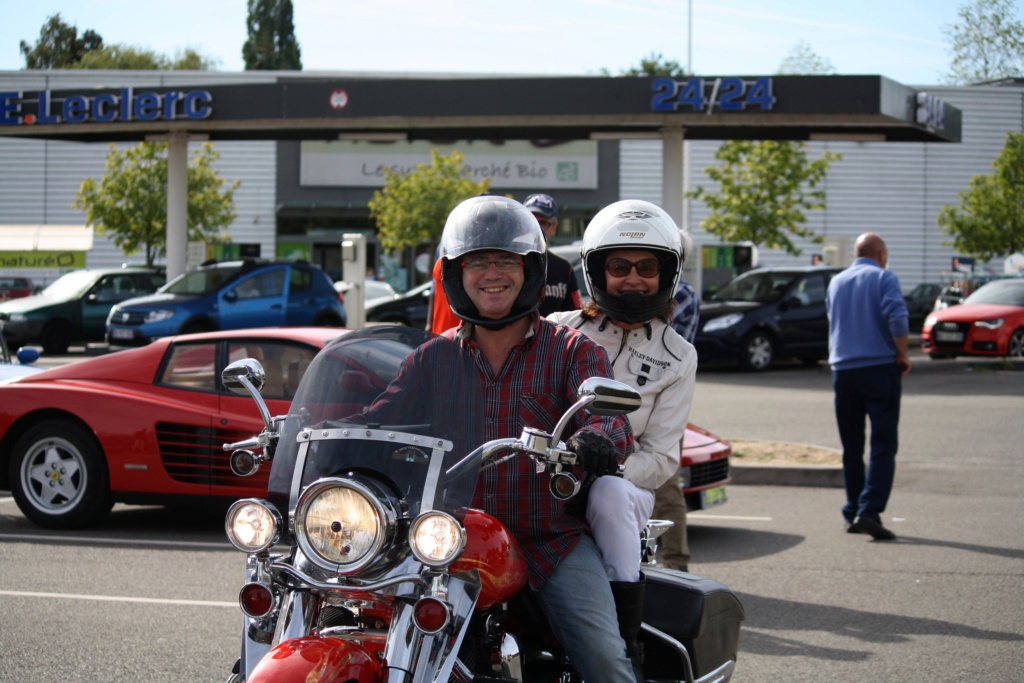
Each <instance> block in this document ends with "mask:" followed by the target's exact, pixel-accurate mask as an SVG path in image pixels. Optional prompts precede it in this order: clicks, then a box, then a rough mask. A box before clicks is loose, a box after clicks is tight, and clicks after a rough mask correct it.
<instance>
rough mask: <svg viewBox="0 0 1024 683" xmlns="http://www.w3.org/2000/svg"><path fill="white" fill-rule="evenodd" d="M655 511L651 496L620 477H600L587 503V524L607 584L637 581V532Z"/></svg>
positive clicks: (638, 572)
mask: <svg viewBox="0 0 1024 683" xmlns="http://www.w3.org/2000/svg"><path fill="white" fill-rule="evenodd" d="M653 510H654V494H653V493H652V492H650V491H647V490H646V489H642V488H639V487H637V486H636V485H635V484H633V483H632V482H630V481H626V480H625V479H623V478H622V477H612V476H605V477H599V478H598V479H597V480H596V481H595V482H594V484H593V486H592V487H591V489H590V497H589V499H588V500H587V524H589V525H590V531H591V533H592V534H593V536H594V541H595V542H596V543H597V547H598V548H599V549H600V550H601V555H602V556H603V557H604V568H605V571H606V572H608V580H609V581H625V582H628V583H635V582H636V581H639V580H640V532H641V531H643V529H644V525H645V524H647V520H648V519H650V518H651V512H652V511H653Z"/></svg>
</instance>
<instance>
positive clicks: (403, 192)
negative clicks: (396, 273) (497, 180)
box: [369, 149, 491, 249]
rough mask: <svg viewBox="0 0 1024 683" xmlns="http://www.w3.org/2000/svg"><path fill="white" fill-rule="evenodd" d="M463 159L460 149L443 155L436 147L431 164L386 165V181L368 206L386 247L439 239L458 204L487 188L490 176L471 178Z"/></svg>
mask: <svg viewBox="0 0 1024 683" xmlns="http://www.w3.org/2000/svg"><path fill="white" fill-rule="evenodd" d="M464 160H465V157H464V156H463V155H462V153H461V152H458V151H455V152H452V153H451V154H450V155H449V156H442V155H441V154H440V153H439V152H438V151H437V150H436V149H435V150H432V151H431V153H430V164H418V165H417V166H416V168H415V169H414V170H413V171H412V172H410V173H406V174H402V173H397V172H394V171H391V170H390V169H384V178H385V181H386V182H385V185H384V187H383V189H380V190H377V191H376V192H374V193H373V199H371V200H370V202H369V206H370V215H371V216H372V217H373V218H374V219H376V221H377V230H378V236H379V237H380V243H381V245H383V247H384V248H385V249H401V248H403V247H414V246H417V245H419V244H422V243H424V242H431V243H434V242H437V241H438V240H440V238H441V231H442V230H443V229H444V223H445V220H447V218H448V214H449V213H451V211H452V209H454V208H455V206H456V204H458V203H459V202H461V201H462V200H464V199H468V198H470V197H475V196H476V195H478V194H482V193H484V192H487V190H488V188H489V187H490V186H491V181H490V179H489V178H485V179H484V180H482V181H480V182H478V183H475V182H473V181H472V180H470V179H469V178H468V177H466V175H465V174H464V173H463V170H462V166H463V161H464Z"/></svg>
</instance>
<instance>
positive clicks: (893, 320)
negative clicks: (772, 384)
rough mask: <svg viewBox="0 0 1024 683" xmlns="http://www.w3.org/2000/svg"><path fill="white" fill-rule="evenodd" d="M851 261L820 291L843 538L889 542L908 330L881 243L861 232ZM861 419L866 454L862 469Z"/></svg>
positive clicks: (907, 368)
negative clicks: (886, 520)
mask: <svg viewBox="0 0 1024 683" xmlns="http://www.w3.org/2000/svg"><path fill="white" fill-rule="evenodd" d="M854 255H855V256H856V260H855V261H854V262H853V265H851V266H850V267H849V268H847V269H846V270H844V271H843V272H842V273H839V274H838V275H836V276H835V277H834V278H832V281H831V282H830V283H829V286H828V296H827V299H826V303H827V305H828V322H829V330H828V332H829V334H828V346H829V354H828V362H829V364H830V365H831V366H832V386H833V388H834V389H835V411H836V422H837V423H838V425H839V439H840V441H842V443H843V478H844V481H845V484H846V505H844V506H843V517H844V518H845V519H846V522H847V526H846V530H847V531H848V532H850V533H866V534H870V535H871V536H872V537H873V538H874V539H875V540H892V539H894V538H896V535H895V534H894V533H892V531H890V530H889V529H886V528H885V526H883V525H882V518H881V514H882V512H884V511H885V506H886V504H887V503H888V501H889V495H890V493H891V492H892V483H893V477H894V476H895V473H896V451H897V449H898V447H899V420H900V396H901V394H902V390H903V377H905V376H906V375H907V373H908V372H910V354H909V351H908V347H907V337H908V334H909V322H908V317H907V306H906V303H905V302H904V301H903V293H902V290H901V289H900V281H899V278H897V277H896V275H895V274H893V273H891V272H889V271H888V270H886V265H888V263H889V251H888V249H887V248H886V246H885V241H884V240H883V239H882V238H881V237H879V236H878V235H876V234H874V233H871V232H868V233H864V234H863V235H861V236H860V237H858V238H857V242H856V244H855V246H854ZM865 418H866V419H869V420H870V421H871V451H870V455H869V459H868V465H867V468H865V465H864V443H865Z"/></svg>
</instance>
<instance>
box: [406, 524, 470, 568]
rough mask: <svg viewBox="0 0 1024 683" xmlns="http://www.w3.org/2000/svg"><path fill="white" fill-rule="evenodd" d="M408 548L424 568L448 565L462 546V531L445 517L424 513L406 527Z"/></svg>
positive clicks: (463, 534) (464, 538) (463, 530)
mask: <svg viewBox="0 0 1024 683" xmlns="http://www.w3.org/2000/svg"><path fill="white" fill-rule="evenodd" d="M409 547H410V548H411V549H412V554H413V555H415V556H416V559H417V560H419V561H420V562H422V563H423V564H425V565H427V566H428V567H443V566H445V565H448V564H451V563H452V562H454V561H455V559H456V558H458V556H459V555H461V554H462V550H463V549H464V548H465V547H466V530H465V529H463V528H462V525H461V524H459V523H458V521H456V520H455V518H454V517H452V516H451V515H449V514H446V513H444V512H425V513H423V514H422V515H420V516H419V517H417V518H416V519H414V520H413V522H412V526H411V527H409Z"/></svg>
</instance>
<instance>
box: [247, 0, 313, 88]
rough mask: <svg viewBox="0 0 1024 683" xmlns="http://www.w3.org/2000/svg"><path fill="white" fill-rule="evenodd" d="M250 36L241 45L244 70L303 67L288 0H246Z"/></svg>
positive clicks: (289, 0)
mask: <svg viewBox="0 0 1024 683" xmlns="http://www.w3.org/2000/svg"><path fill="white" fill-rule="evenodd" d="M245 24H246V28H247V29H248V32H249V38H248V40H246V41H245V44H244V45H243V46H242V58H243V59H244V60H245V70H246V71H280V70H292V71H301V70H302V59H301V51H300V50H299V41H298V40H296V39H295V24H294V22H293V20H292V3H291V0H249V16H248V17H247V18H246V20H245Z"/></svg>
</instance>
